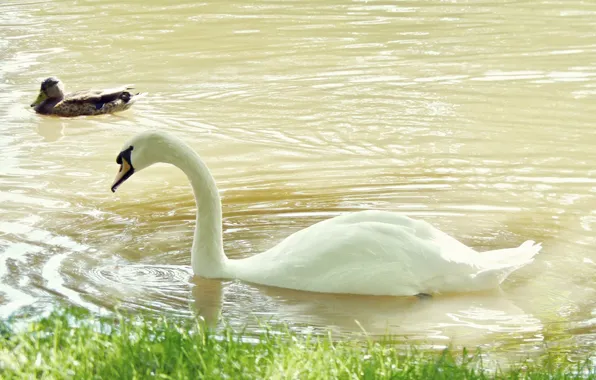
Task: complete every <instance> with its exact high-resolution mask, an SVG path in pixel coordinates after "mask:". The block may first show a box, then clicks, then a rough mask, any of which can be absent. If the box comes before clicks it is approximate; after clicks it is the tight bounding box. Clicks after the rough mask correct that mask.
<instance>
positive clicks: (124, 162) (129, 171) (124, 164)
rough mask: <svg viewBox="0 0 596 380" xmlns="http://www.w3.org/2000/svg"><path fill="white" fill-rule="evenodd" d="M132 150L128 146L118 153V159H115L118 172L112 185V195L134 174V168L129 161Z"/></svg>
mask: <svg viewBox="0 0 596 380" xmlns="http://www.w3.org/2000/svg"><path fill="white" fill-rule="evenodd" d="M132 150H133V147H132V146H130V147H129V148H128V149H125V150H123V151H122V152H120V153H119V154H118V157H116V163H117V164H119V165H120V171H119V172H118V174H116V179H114V183H113V184H112V193H115V192H116V189H118V186H120V185H122V184H123V183H124V181H126V180H127V179H129V178H130V176H131V175H133V174H134V172H135V168H134V167H133V166H132V162H131V160H130V154H131V152H132Z"/></svg>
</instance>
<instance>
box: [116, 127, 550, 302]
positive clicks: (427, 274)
mask: <svg viewBox="0 0 596 380" xmlns="http://www.w3.org/2000/svg"><path fill="white" fill-rule="evenodd" d="M125 148H126V149H123V151H122V152H121V153H120V154H119V156H118V159H117V162H118V163H119V164H121V168H120V172H119V174H118V176H117V177H116V181H115V183H114V185H113V186H112V190H113V191H115V190H116V188H117V187H118V186H119V185H120V184H121V183H122V182H124V181H125V180H126V179H127V178H129V177H130V176H131V175H132V174H133V173H134V172H135V171H138V170H141V169H143V168H144V167H147V166H149V165H151V164H153V163H155V162H166V163H171V164H173V165H175V166H178V167H179V168H180V169H182V171H184V173H186V175H187V176H188V178H189V179H190V181H191V184H192V187H193V191H194V194H195V198H196V201H197V206H198V214H197V227H196V230H195V237H194V241H193V246H192V255H191V264H192V268H193V271H194V273H195V274H196V275H199V276H203V277H216V278H236V279H240V280H244V281H247V282H253V283H257V284H263V285H270V286H277V287H283V288H290V289H297V290H306V291H314V292H325V293H351V294H366V295H392V296H410V295H416V294H421V293H425V294H436V293H447V292H469V291H479V290H486V289H491V288H495V287H497V286H498V285H499V284H500V283H501V282H502V281H503V280H504V279H505V278H506V277H507V276H508V275H509V274H510V273H511V272H513V271H514V270H516V269H517V268H519V267H522V266H524V265H526V264H528V263H530V262H531V261H532V260H533V257H534V256H535V255H536V254H537V253H538V252H539V251H540V245H539V244H534V242H532V241H527V242H525V243H524V244H522V245H521V246H519V247H517V248H509V249H503V250H498V251H489V252H484V253H479V252H476V251H475V250H473V249H471V248H469V247H467V246H466V245H464V244H462V243H460V242H459V241H457V240H456V239H454V238H452V237H450V236H449V235H447V234H445V233H443V232H441V231H440V230H438V229H436V228H434V227H433V226H431V225H430V224H428V223H426V222H424V221H418V220H414V219H411V218H408V217H406V216H403V215H400V214H397V213H393V212H387V211H363V212H357V213H351V214H345V215H341V216H338V217H335V218H332V219H328V220H325V221H322V222H319V223H317V224H314V225H312V226H310V227H308V228H305V229H303V230H301V231H298V232H296V233H294V234H293V235H290V236H289V237H288V238H286V239H285V240H283V241H282V242H281V243H280V244H278V245H276V246H275V247H273V248H271V249H269V250H267V251H265V252H263V253H260V254H257V255H254V256H252V257H249V258H246V259H240V260H232V259H228V258H227V257H226V256H225V254H224V251H223V242H222V224H221V221H222V220H221V201H220V198H219V194H218V191H217V187H216V185H215V181H214V180H213V177H212V176H211V174H210V172H209V170H208V169H207V166H206V165H205V164H204V163H203V161H201V159H200V158H199V156H198V155H197V154H196V153H195V152H194V151H193V150H192V149H191V148H190V147H188V145H186V144H184V143H182V141H180V140H178V139H177V138H174V137H172V136H170V135H167V134H164V133H160V132H149V133H143V134H140V135H139V136H137V137H135V138H134V139H133V140H132V141H131V142H130V143H128V144H126V145H125Z"/></svg>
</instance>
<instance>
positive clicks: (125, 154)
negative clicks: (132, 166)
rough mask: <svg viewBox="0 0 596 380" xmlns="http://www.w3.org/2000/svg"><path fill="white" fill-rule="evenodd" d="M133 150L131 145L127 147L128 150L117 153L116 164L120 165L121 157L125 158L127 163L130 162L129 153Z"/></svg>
mask: <svg viewBox="0 0 596 380" xmlns="http://www.w3.org/2000/svg"><path fill="white" fill-rule="evenodd" d="M133 149H134V147H133V146H132V145H131V146H129V147H128V149H125V150H123V151H122V152H120V153H118V157H116V163H117V164H118V165H122V156H124V157H125V158H127V159H128V161H129V162H130V152H132V150H133Z"/></svg>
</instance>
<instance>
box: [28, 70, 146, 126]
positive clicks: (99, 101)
mask: <svg viewBox="0 0 596 380" xmlns="http://www.w3.org/2000/svg"><path fill="white" fill-rule="evenodd" d="M131 89H133V87H132V86H131V85H125V86H121V87H118V88H113V89H108V90H83V91H77V92H71V93H68V94H67V93H65V91H64V84H63V83H62V81H61V80H60V79H58V78H56V77H49V78H47V79H44V80H43V81H42V82H41V88H40V89H39V95H38V96H37V98H36V99H35V101H34V102H33V103H31V107H34V109H35V112H37V113H39V114H42V115H55V116H63V117H74V116H85V115H87V116H88V115H103V114H111V113H115V112H121V111H125V110H127V109H129V108H130V107H131V106H132V105H133V104H134V103H135V102H136V101H137V99H138V98H139V97H141V96H143V95H144V94H141V93H136V94H134V93H132V92H130V91H129V90H131Z"/></svg>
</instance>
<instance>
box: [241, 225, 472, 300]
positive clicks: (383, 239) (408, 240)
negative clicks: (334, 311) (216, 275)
mask: <svg viewBox="0 0 596 380" xmlns="http://www.w3.org/2000/svg"><path fill="white" fill-rule="evenodd" d="M358 214H361V215H350V216H348V217H341V216H340V217H338V218H334V219H331V220H328V221H324V222H321V223H317V224H315V225H313V226H310V227H308V228H306V229H304V230H301V231H299V232H297V233H296V234H294V235H291V236H289V237H288V238H286V239H285V240H284V241H283V242H281V243H280V244H279V245H277V246H276V247H274V248H272V249H271V250H269V251H267V252H264V253H262V254H260V255H256V256H254V257H251V258H248V259H245V260H241V262H238V263H235V264H234V265H236V268H235V270H234V272H236V273H238V274H239V276H238V277H239V278H241V279H243V280H246V281H252V282H256V283H261V284H265V285H271V286H279V287H285V288H292V289H299V290H310V291H320V292H332V293H353V294H376V295H415V294H418V293H423V292H430V291H435V290H436V289H444V288H449V287H451V286H453V284H455V283H456V282H461V281H462V279H463V278H469V276H470V275H471V274H473V273H475V272H476V269H475V268H474V267H473V266H470V265H467V264H462V263H458V262H455V261H453V260H450V259H449V258H448V257H447V256H446V255H443V254H442V248H441V247H440V246H439V245H438V244H437V243H436V242H435V241H433V240H429V239H425V238H424V236H428V235H429V233H430V232H432V231H428V230H427V229H426V226H422V227H420V226H418V225H417V224H416V221H414V220H412V219H409V218H407V217H404V216H400V215H397V214H394V215H397V217H395V216H393V215H390V214H391V213H375V214H371V213H358ZM416 227H420V229H421V231H422V234H421V235H420V236H419V233H418V229H417V228H416Z"/></svg>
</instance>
